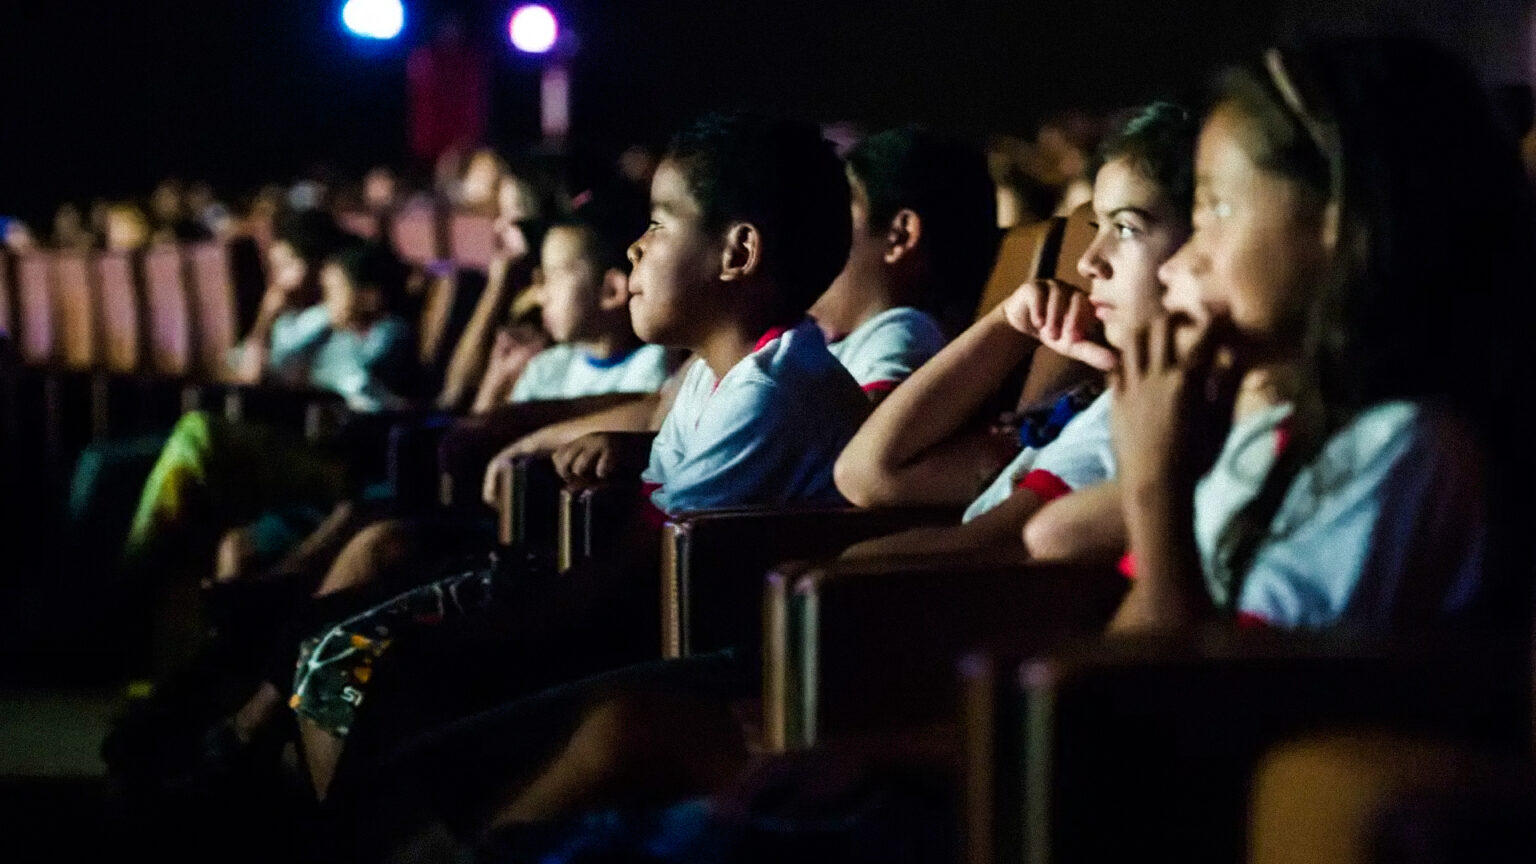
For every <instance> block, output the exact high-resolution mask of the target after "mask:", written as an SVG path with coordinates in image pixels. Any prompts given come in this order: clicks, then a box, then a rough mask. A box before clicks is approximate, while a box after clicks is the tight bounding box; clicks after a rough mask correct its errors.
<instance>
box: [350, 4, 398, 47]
mask: <svg viewBox="0 0 1536 864" xmlns="http://www.w3.org/2000/svg"><path fill="white" fill-rule="evenodd" d="M341 23H343V24H345V25H347V29H348V30H351V31H352V32H353V33H354V34H356V35H358V36H361V37H363V38H365V39H393V38H395V37H396V36H399V35H400V31H401V30H402V29H404V27H405V6H403V5H401V3H400V0H347V5H345V6H343V7H341Z"/></svg>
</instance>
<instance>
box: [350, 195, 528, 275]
mask: <svg viewBox="0 0 1536 864" xmlns="http://www.w3.org/2000/svg"><path fill="white" fill-rule="evenodd" d="M336 219H337V221H338V222H339V223H340V224H341V227H342V228H345V229H346V230H348V231H350V232H352V233H353V234H357V235H358V236H361V237H366V238H368V239H370V240H371V239H375V238H378V237H381V236H387V237H388V238H389V240H390V242H392V243H393V244H394V246H395V250H396V251H397V252H399V253H400V257H401V258H404V259H405V260H406V261H408V262H410V263H412V264H417V265H422V266H426V265H431V264H435V263H437V262H442V261H451V262H453V264H454V266H456V267H458V268H460V269H464V270H475V271H479V272H481V273H484V272H486V271H487V270H488V269H489V268H490V266H491V262H492V261H493V260H495V258H496V256H497V254H498V252H499V245H498V240H497V236H496V224H495V220H494V219H493V218H492V217H490V216H486V215H482V214H479V213H468V212H459V211H453V210H451V209H449V208H448V207H446V206H444V205H442V204H437V203H432V202H421V203H411V204H408V205H406V206H405V207H403V208H402V209H400V210H397V211H394V212H392V213H375V212H370V211H365V210H347V211H343V212H341V213H338V214H337V216H336Z"/></svg>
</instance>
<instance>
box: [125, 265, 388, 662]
mask: <svg viewBox="0 0 1536 864" xmlns="http://www.w3.org/2000/svg"><path fill="white" fill-rule="evenodd" d="M320 282H321V287H322V293H323V296H324V302H323V303H322V304H321V305H318V306H314V307H310V308H308V309H305V310H303V311H300V312H289V313H283V314H280V315H278V316H276V318H275V320H274V321H273V325H272V335H271V346H270V348H269V349H267V350H263V351H260V352H258V353H261V354H263V355H265V356H264V357H263V358H262V362H261V363H260V364H259V365H260V368H261V369H262V378H263V380H283V381H288V382H292V383H304V384H307V385H309V386H312V387H317V388H322V389H327V390H330V391H332V392H335V393H338V394H339V395H341V396H343V397H344V398H345V399H346V400H347V403H348V405H349V406H351V407H352V408H354V409H355V410H363V411H367V410H379V409H382V408H386V407H396V406H404V405H407V404H410V400H409V398H408V394H409V393H410V392H411V388H412V387H413V386H414V385H415V383H416V381H415V380H414V379H415V374H414V372H415V339H414V337H413V335H412V332H411V327H410V326H409V325H408V324H407V323H406V322H404V321H402V320H401V319H400V318H398V317H396V316H395V315H394V314H393V310H394V306H395V303H397V302H398V300H399V298H400V296H401V294H402V293H403V291H404V285H405V268H404V266H403V265H402V264H401V263H400V260H399V259H398V258H397V257H395V255H394V253H393V252H391V251H389V250H388V249H387V248H385V247H383V246H379V245H375V244H364V243H354V244H352V245H350V246H348V247H346V248H344V249H342V250H341V251H339V252H336V253H334V254H332V255H331V256H330V257H329V258H327V259H326V261H325V264H324V265H323V266H322V267H321V269H320ZM250 347H251V345H247V348H250ZM347 492H348V489H347V476H346V460H345V458H344V455H342V454H334V453H327V452H323V451H321V450H317V449H316V448H314V447H313V446H311V445H309V444H308V443H307V442H305V441H303V440H302V439H301V438H299V437H298V436H297V435H292V434H284V432H283V431H282V430H276V429H270V428H266V427H263V426H260V425H257V424H247V423H231V422H228V421H226V420H225V419H224V418H222V417H219V416H215V415H213V414H210V413H208V412H205V411H194V412H191V413H188V414H186V415H185V416H183V417H182V418H181V420H180V421H178V422H177V424H176V427H175V429H173V430H172V432H171V437H170V439H169V440H168V441H167V442H166V444H165V446H164V448H163V449H162V450H161V452H160V456H159V458H158V460H157V461H156V463H155V466H154V468H153V469H152V470H151V472H150V475H149V478H148V480H147V482H146V483H145V485H144V489H143V492H142V493H141V494H140V497H139V504H138V508H137V511H136V513H135V515H134V518H133V522H132V524H131V526H130V528H129V533H128V538H127V543H126V547H125V558H126V560H127V561H128V563H129V566H130V568H132V569H133V570H135V571H137V572H144V573H151V572H153V573H156V574H160V575H157V577H156V578H157V579H159V578H160V576H163V574H164V573H167V572H170V573H182V574H183V575H182V576H172V577H169V578H170V583H171V585H173V586H175V587H174V588H171V585H168V586H166V587H168V588H171V590H173V591H175V593H177V595H178V597H179V600H178V602H177V603H175V604H172V605H173V608H175V607H178V606H183V605H186V606H189V607H191V608H195V607H196V605H197V602H196V587H197V585H198V583H199V581H200V580H201V579H202V578H203V577H205V576H206V575H207V571H208V570H210V569H211V563H212V561H213V558H214V548H215V546H216V544H217V543H218V539H219V537H220V535H221V534H222V533H223V531H224V530H225V529H227V528H229V527H232V526H234V525H238V524H243V523H246V522H248V521H250V520H252V519H255V518H257V516H258V515H261V514H263V513H273V512H274V511H276V510H277V509H278V508H283V511H282V512H281V513H278V514H276V515H274V517H273V518H272V519H268V520H264V525H265V526H266V527H267V528H269V529H270V530H269V531H267V532H266V533H267V534H268V536H267V537H266V538H265V539H264V541H263V545H270V546H271V547H273V548H272V552H273V554H276V553H277V552H280V551H281V549H283V548H286V546H287V545H289V544H291V543H292V542H294V541H296V540H297V539H298V538H300V537H302V536H303V535H304V533H307V531H308V530H309V529H311V528H313V526H314V523H316V522H318V521H319V519H320V518H321V517H322V516H323V514H324V512H325V510H326V509H328V508H329V506H330V505H332V504H333V503H334V502H336V501H337V500H339V499H341V498H342V497H344V496H345V495H346V494H347ZM295 505H300V506H298V507H297V508H296V509H288V508H293V507H294V506H295ZM290 516H291V517H292V518H293V519H295V520H297V527H295V525H294V524H290V521H291V520H290V519H289V517H290ZM183 577H184V578H183ZM188 592H190V593H188ZM171 617H173V618H174V620H177V621H181V622H184V624H183V626H184V627H186V628H187V632H185V633H183V634H182V635H181V637H179V638H172V639H171V640H170V641H171V642H172V643H176V642H180V641H183V640H189V641H192V642H196V641H199V639H200V635H199V634H198V628H199V625H198V624H197V621H198V616H197V615H195V614H191V613H190V612H187V611H185V610H184V611H183V612H182V613H179V614H175V615H174V616H171ZM172 653H173V654H176V653H180V652H179V651H173V652H172Z"/></svg>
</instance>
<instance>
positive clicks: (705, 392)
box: [640, 320, 869, 514]
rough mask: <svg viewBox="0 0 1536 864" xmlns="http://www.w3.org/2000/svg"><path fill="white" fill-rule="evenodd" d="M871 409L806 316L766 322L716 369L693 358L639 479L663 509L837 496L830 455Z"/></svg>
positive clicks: (823, 500)
mask: <svg viewBox="0 0 1536 864" xmlns="http://www.w3.org/2000/svg"><path fill="white" fill-rule="evenodd" d="M868 414H869V400H868V399H867V398H866V397H865V396H864V393H863V392H862V391H861V390H860V389H859V385H858V384H857V383H856V382H855V381H854V380H853V377H852V376H851V375H849V374H848V370H847V369H845V368H844V367H843V365H842V364H841V363H839V362H838V361H837V359H836V358H835V357H833V356H832V354H831V352H829V351H828V350H827V346H826V342H825V337H823V336H822V333H821V330H820V329H819V328H818V327H817V326H816V324H815V322H812V321H809V320H807V321H805V322H802V323H801V324H800V325H798V326H796V327H794V328H792V329H790V330H785V331H770V332H769V333H768V334H767V335H765V336H764V337H763V340H762V341H760V342H759V343H758V345H757V348H756V350H754V351H753V353H751V354H749V355H747V357H746V358H745V359H743V360H742V361H741V362H740V363H737V364H736V365H735V366H733V367H731V369H730V370H729V371H728V372H726V374H725V376H724V377H722V378H719V379H716V378H715V375H714V372H712V371H711V370H710V368H709V365H708V364H706V363H703V362H699V363H694V364H693V368H691V369H690V370H689V371H688V374H687V377H686V378H684V380H683V384H682V387H681V388H680V389H679V391H678V394H677V401H676V402H675V403H674V404H673V406H672V410H671V412H670V413H668V414H667V419H666V420H665V421H663V422H662V424H661V431H659V432H658V433H657V434H656V441H655V443H654V444H652V446H651V461H650V465H649V466H648V467H647V468H646V469H645V473H644V474H642V475H641V478H640V479H641V480H642V482H644V483H645V484H647V488H648V489H651V493H650V494H651V503H653V504H654V505H655V506H656V507H657V509H659V510H661V511H662V512H664V513H669V514H677V513H683V512H687V511H690V510H706V509H710V508H717V507H739V506H748V505H772V504H790V503H796V504H842V503H845V501H844V499H843V497H842V495H841V494H839V493H838V491H837V487H836V486H835V485H834V484H833V482H832V465H833V463H835V462H836V461H837V455H838V454H839V453H841V452H842V449H843V447H844V446H845V445H846V444H847V443H848V440H849V439H850V438H852V437H853V433H854V432H856V431H858V428H859V424H861V423H863V422H864V418H865V417H866V416H868Z"/></svg>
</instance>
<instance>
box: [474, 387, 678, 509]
mask: <svg viewBox="0 0 1536 864" xmlns="http://www.w3.org/2000/svg"><path fill="white" fill-rule="evenodd" d="M660 402H661V396H660V395H659V394H656V393H644V394H637V395H636V397H635V399H634V401H632V402H625V403H624V404H622V405H615V406H613V407H612V408H605V409H603V410H602V411H595V412H593V413H591V414H586V415H583V416H581V417H573V418H571V419H570V420H563V421H561V422H559V423H551V424H550V425H548V426H545V427H544V428H542V429H539V430H538V431H536V432H533V433H531V434H528V435H525V436H523V437H522V438H519V439H518V440H516V441H514V442H512V443H511V444H510V445H508V446H507V448H506V449H504V450H502V451H501V452H500V453H497V454H496V456H495V458H493V459H492V460H491V461H490V464H489V465H487V466H486V469H485V483H484V487H483V489H482V494H483V497H484V498H485V503H487V504H490V505H491V506H493V507H494V506H496V474H497V467H498V466H499V465H501V464H502V463H503V462H510V461H512V460H514V459H517V458H519V457H522V456H532V455H533V454H535V453H552V452H554V451H556V450H559V449H560V448H562V447H564V446H565V445H567V444H569V443H571V442H572V441H575V440H576V439H578V438H581V437H582V436H584V435H588V434H591V433H593V432H650V431H654V428H653V427H652V425H651V419H652V417H654V416H655V413H656V406H657V405H658V404H660Z"/></svg>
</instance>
